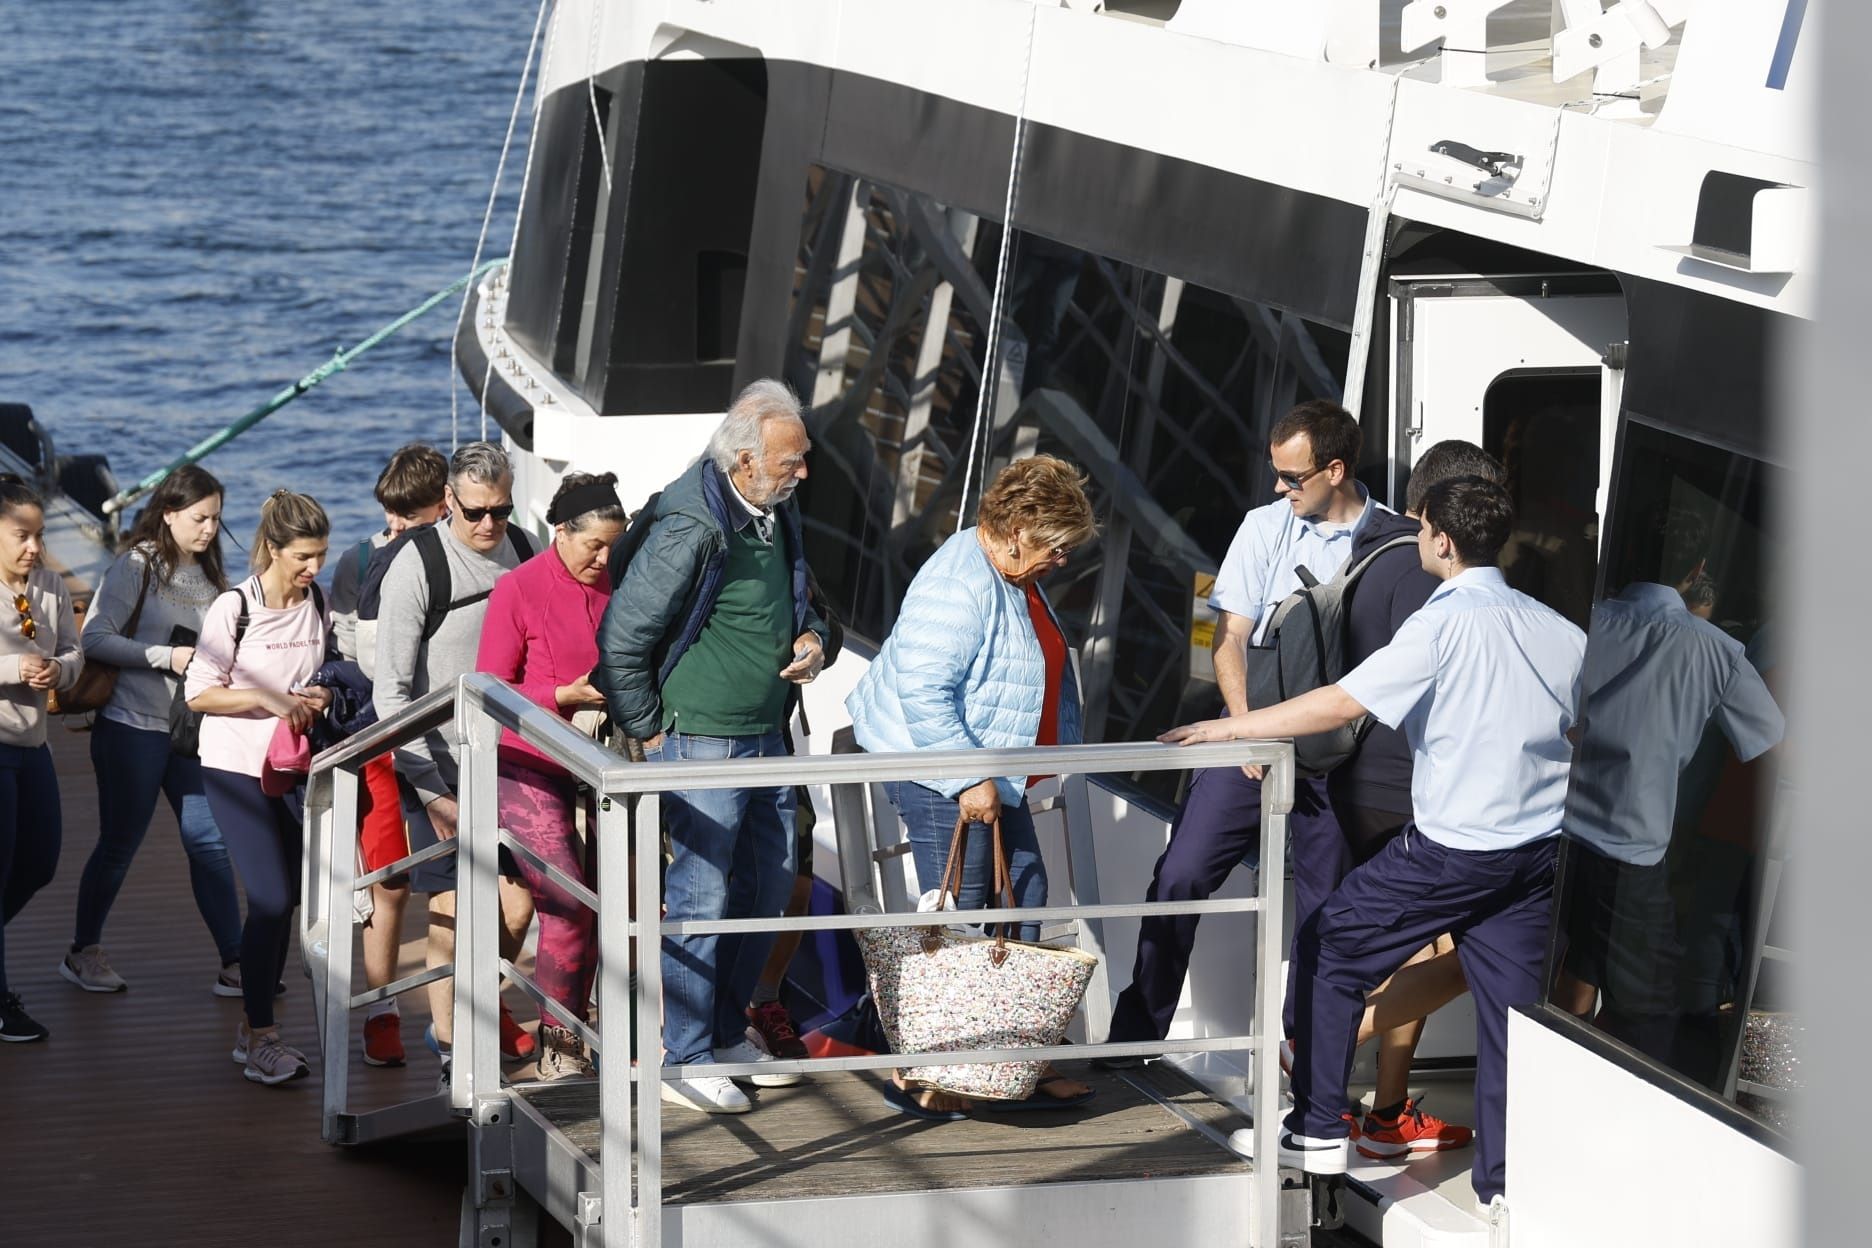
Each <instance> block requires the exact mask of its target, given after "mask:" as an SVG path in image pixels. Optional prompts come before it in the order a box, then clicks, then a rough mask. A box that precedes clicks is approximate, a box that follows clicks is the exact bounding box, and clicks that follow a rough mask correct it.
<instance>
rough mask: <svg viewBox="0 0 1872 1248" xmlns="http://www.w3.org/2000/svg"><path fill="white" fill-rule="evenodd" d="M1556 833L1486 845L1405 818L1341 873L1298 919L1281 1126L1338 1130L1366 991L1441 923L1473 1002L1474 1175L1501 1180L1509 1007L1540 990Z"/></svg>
mask: <svg viewBox="0 0 1872 1248" xmlns="http://www.w3.org/2000/svg"><path fill="white" fill-rule="evenodd" d="M1555 844H1556V843H1555V841H1554V840H1553V839H1551V838H1550V839H1547V840H1542V841H1536V842H1534V843H1532V844H1529V845H1522V846H1519V847H1517V848H1515V849H1503V850H1495V851H1492V852H1479V851H1468V850H1460V849H1448V848H1445V847H1444V846H1442V845H1439V844H1438V843H1437V842H1435V841H1433V840H1431V839H1430V838H1429V837H1427V836H1425V835H1423V834H1422V833H1421V832H1419V831H1418V830H1417V829H1416V828H1415V827H1414V826H1412V827H1407V828H1406V829H1405V830H1404V834H1403V835H1402V836H1399V837H1397V838H1396V839H1395V840H1392V841H1391V842H1389V843H1388V844H1386V845H1385V847H1384V848H1383V849H1381V850H1379V851H1378V854H1377V856H1376V857H1374V858H1373V859H1372V860H1371V861H1370V862H1367V863H1365V864H1364V865H1363V866H1360V867H1357V868H1355V869H1354V870H1353V871H1352V873H1351V874H1350V875H1348V876H1346V879H1345V883H1343V884H1341V885H1340V886H1339V887H1338V888H1337V889H1336V890H1334V892H1333V894H1332V896H1331V897H1329V898H1328V899H1327V901H1326V904H1325V905H1323V906H1321V907H1320V909H1319V912H1318V913H1317V914H1316V915H1315V916H1314V917H1313V918H1312V919H1311V920H1310V921H1308V922H1307V923H1305V924H1304V925H1303V926H1302V928H1301V931H1300V938H1299V956H1298V964H1297V965H1296V966H1295V968H1294V979H1295V981H1296V983H1297V984H1298V989H1299V992H1298V998H1299V999H1298V1002H1297V1005H1298V1015H1299V1023H1300V1027H1299V1032H1298V1034H1297V1036H1296V1045H1295V1048H1296V1053H1295V1057H1294V1075H1293V1091H1294V1109H1293V1113H1292V1114H1290V1115H1288V1118H1287V1129H1288V1130H1290V1131H1294V1132H1298V1133H1301V1134H1304V1135H1309V1136H1312V1137H1314V1138H1315V1139H1343V1138H1345V1136H1346V1134H1347V1126H1346V1123H1345V1122H1344V1121H1343V1120H1342V1119H1341V1118H1340V1114H1341V1113H1343V1112H1344V1110H1345V1107H1346V1082H1347V1080H1348V1079H1349V1078H1350V1076H1351V1073H1352V1050H1353V1044H1354V1041H1355V1040H1357V1038H1358V1025H1359V1018H1360V1017H1361V1016H1362V1015H1363V1014H1364V1012H1365V994H1366V993H1367V992H1369V991H1370V990H1371V989H1372V988H1374V987H1376V986H1377V985H1378V984H1380V983H1382V982H1383V981H1384V980H1385V979H1386V978H1387V977H1389V976H1390V975H1391V974H1392V973H1393V972H1395V971H1396V970H1397V969H1398V968H1399V967H1400V966H1402V965H1404V963H1405V962H1406V961H1407V960H1408V959H1409V958H1410V956H1411V955H1412V954H1413V953H1416V952H1417V951H1418V950H1419V949H1421V948H1423V947H1424V946H1425V945H1426V944H1428V943H1429V942H1430V941H1431V939H1432V938H1434V937H1436V936H1439V935H1441V934H1443V933H1444V932H1449V933H1451V934H1452V935H1454V936H1455V938H1456V953H1457V956H1458V957H1459V958H1461V959H1462V968H1463V974H1464V975H1465V976H1467V977H1468V980H1469V991H1470V992H1471V993H1472V994H1473V995H1474V997H1475V1007H1476V1160H1475V1167H1474V1171H1473V1176H1472V1177H1473V1182H1474V1184H1475V1190H1476V1195H1477V1196H1478V1197H1479V1198H1480V1199H1481V1200H1482V1201H1483V1203H1485V1204H1486V1203H1487V1202H1488V1201H1489V1200H1490V1199H1491V1198H1492V1197H1494V1196H1496V1195H1498V1194H1499V1193H1501V1192H1502V1190H1503V1187H1504V1185H1505V1183H1506V1177H1507V1166H1506V1163H1505V1158H1504V1155H1503V1148H1502V1145H1503V1136H1504V1135H1505V1133H1506V1128H1507V1118H1508V1011H1509V1010H1511V1009H1513V1008H1514V1007H1515V1006H1517V1005H1532V1004H1534V1003H1535V1002H1537V1001H1539V1000H1540V998H1541V995H1542V994H1541V966H1542V962H1543V960H1544V958H1545V956H1546V952H1547V925H1548V918H1549V916H1550V914H1551V913H1552V910H1553V889H1554V851H1555Z"/></svg>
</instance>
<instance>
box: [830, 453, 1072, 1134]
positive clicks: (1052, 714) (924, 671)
mask: <svg viewBox="0 0 1872 1248" xmlns="http://www.w3.org/2000/svg"><path fill="white" fill-rule="evenodd" d="M978 520H979V523H978V525H977V527H975V528H971V529H964V530H962V531H961V532H960V533H957V534H956V535H955V536H954V537H952V538H950V539H949V540H948V541H947V542H944V543H943V545H942V547H941V548H940V549H938V550H937V552H936V553H935V554H934V555H932V556H931V557H930V560H929V562H928V563H926V564H924V565H923V567H922V569H921V570H920V571H919V572H918V573H917V575H916V579H915V580H913V581H912V582H911V583H910V590H909V592H908V593H907V594H906V595H905V596H904V602H903V609H902V610H901V611H900V612H899V613H898V616H897V624H896V627H895V628H893V629H892V630H891V634H890V636H889V637H888V638H886V639H885V642H884V648H883V649H882V650H881V651H880V652H879V653H878V657H877V658H876V660H875V661H873V662H872V664H871V667H870V669H869V670H868V671H867V672H866V673H865V675H864V678H863V679H862V680H860V681H859V682H858V687H857V688H856V689H855V690H853V691H852V694H851V696H850V697H849V698H847V699H846V701H845V706H846V709H847V710H849V711H850V712H851V717H852V728H853V731H854V733H855V734H856V736H857V738H858V744H859V745H861V746H863V747H864V748H865V749H866V750H868V751H871V752H873V753H885V752H898V751H909V750H957V749H971V748H973V749H1008V748H1013V747H1018V746H1029V745H1035V744H1040V745H1055V744H1058V745H1076V744H1078V742H1079V740H1080V712H1079V689H1078V683H1077V681H1075V679H1074V677H1073V670H1072V664H1071V662H1070V661H1069V659H1068V657H1067V648H1066V639H1065V635H1064V633H1063V632H1062V631H1061V629H1060V625H1059V619H1058V617H1057V616H1055V615H1054V614H1053V608H1052V606H1051V605H1050V604H1049V603H1048V602H1047V600H1046V595H1044V594H1043V593H1041V592H1040V586H1039V580H1040V577H1042V576H1043V575H1045V574H1046V573H1047V572H1050V571H1052V570H1053V569H1055V568H1058V567H1062V566H1064V564H1065V563H1066V559H1067V556H1068V555H1070V554H1071V553H1072V551H1073V549H1074V548H1075V547H1078V546H1081V545H1083V544H1085V543H1086V542H1088V541H1090V540H1091V539H1092V538H1093V537H1094V536H1095V535H1096V533H1097V528H1096V525H1095V523H1094V521H1093V517H1092V505H1091V503H1090V502H1089V501H1087V499H1086V495H1085V477H1084V476H1083V475H1082V474H1081V473H1080V472H1079V470H1078V469H1077V468H1074V467H1073V466H1072V465H1071V464H1068V463H1066V462H1065V461H1064V460H1060V459H1055V458H1054V457H1053V456H1051V455H1036V456H1033V457H1032V458H1030V459H1021V460H1016V461H1015V462H1014V463H1011V464H1009V465H1008V466H1007V467H1006V468H1005V469H1003V470H1002V471H1001V473H1000V475H998V476H997V477H996V478H995V479H994V482H993V483H992V484H991V485H990V486H989V487H988V492H987V493H986V494H985V495H984V496H983V497H982V503H981V512H980V515H979V517H978ZM1040 778H1041V777H1038V776H1035V777H1027V776H989V777H986V778H983V779H969V780H929V781H902V782H898V783H893V784H889V785H886V786H885V791H886V792H887V793H888V794H889V795H890V799H891V802H892V804H893V805H895V806H896V808H897V813H898V814H899V815H900V816H901V817H902V818H903V821H904V827H905V830H906V831H907V833H908V835H909V840H910V846H911V852H912V855H913V856H914V858H915V861H916V868H917V881H918V886H919V887H920V888H921V889H922V890H923V891H924V892H928V891H930V890H932V889H934V888H937V887H939V886H940V884H941V882H942V873H943V867H944V865H945V861H946V859H947V858H948V853H949V842H950V839H951V837H952V836H953V835H954V833H955V827H956V823H957V820H958V819H959V818H960V817H961V816H964V815H965V816H967V817H968V819H969V820H970V824H969V834H968V842H967V851H966V853H965V856H964V859H963V870H962V888H961V895H960V896H959V897H958V898H957V903H956V904H957V906H958V907H959V908H960V909H963V910H970V909H975V908H978V907H980V906H983V905H985V904H988V902H987V897H988V892H989V890H990V888H991V887H992V884H993V866H992V861H991V859H992V844H991V838H990V835H989V827H988V824H989V823H990V822H991V821H992V820H994V819H995V818H996V817H997V816H998V817H999V819H1000V822H1001V839H1002V843H1003V845H1004V847H1005V849H1006V852H1007V858H1008V873H1009V875H1010V876H1011V877H1012V883H1013V889H1014V902H1015V904H1016V905H1017V906H1022V907H1026V906H1043V905H1045V904H1046V899H1047V880H1046V866H1045V864H1044V863H1043V862H1042V861H1041V859H1040V845H1039V841H1038V840H1037V838H1036V837H1035V835H1034V825H1033V816H1032V815H1031V814H1030V813H1029V812H1028V809H1027V801H1026V797H1025V791H1026V789H1027V788H1028V787H1029V786H1030V785H1031V784H1033V783H1035V782H1036V781H1038V780H1039V779H1040ZM1019 935H1020V939H1023V940H1032V939H1034V938H1035V937H1037V935H1038V925H1037V924H1031V923H1029V924H1024V925H1022V927H1021V929H1020V933H1019ZM1085 1091H1086V1090H1085V1089H1084V1087H1083V1085H1078V1086H1075V1085H1073V1083H1072V1081H1071V1080H1067V1079H1065V1078H1063V1077H1058V1076H1055V1077H1053V1078H1051V1079H1049V1080H1047V1081H1044V1082H1043V1083H1042V1084H1041V1090H1040V1093H1039V1094H1038V1095H1037V1097H1036V1099H1037V1100H1043V1101H1044V1100H1047V1099H1049V1098H1050V1099H1056V1100H1073V1099H1075V1098H1077V1097H1080V1096H1081V1095H1083V1094H1084V1093H1085ZM919 1095H920V1099H918V1100H915V1101H911V1100H909V1099H908V1097H907V1096H903V1095H901V1094H900V1095H899V1096H898V1097H896V1098H893V1103H898V1104H899V1108H902V1109H905V1110H906V1112H910V1113H917V1112H918V1111H919V1110H920V1111H922V1116H932V1115H933V1116H941V1117H950V1116H954V1112H953V1111H956V1110H959V1109H961V1108H964V1107H966V1106H965V1103H963V1102H960V1101H959V1100H957V1098H953V1097H950V1096H949V1094H947V1093H939V1092H933V1091H924V1092H922V1093H920V1094H919Z"/></svg>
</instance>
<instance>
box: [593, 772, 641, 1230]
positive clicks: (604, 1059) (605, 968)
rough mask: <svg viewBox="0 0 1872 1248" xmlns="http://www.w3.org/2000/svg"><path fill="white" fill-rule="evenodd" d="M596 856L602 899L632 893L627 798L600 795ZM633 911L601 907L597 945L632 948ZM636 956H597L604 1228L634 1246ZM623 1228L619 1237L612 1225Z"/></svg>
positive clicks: (600, 1225) (599, 892) (599, 1099)
mask: <svg viewBox="0 0 1872 1248" xmlns="http://www.w3.org/2000/svg"><path fill="white" fill-rule="evenodd" d="M587 828H588V831H589V834H590V835H591V836H592V837H593V838H594V841H595V845H594V848H595V850H596V852H597V855H598V895H599V896H600V897H613V898H618V897H621V898H624V899H626V901H627V902H628V900H629V898H630V896H631V885H632V880H631V871H630V864H631V853H630V850H631V836H630V810H629V808H628V805H627V804H626V803H625V802H624V801H622V800H618V801H613V800H612V799H611V798H608V797H605V796H603V795H602V794H600V795H599V797H598V817H597V819H595V820H593V821H592V822H591V823H590V824H588V825H587ZM630 909H631V908H630V906H629V905H628V904H626V905H622V906H620V905H617V904H615V903H614V904H612V905H609V906H599V907H598V948H599V949H600V950H607V949H608V950H613V951H619V952H622V951H626V950H628V949H629V948H630V917H631V916H630ZM633 1008H634V1007H633V1005H632V1002H631V983H630V959H629V958H628V957H603V956H601V957H600V958H599V959H598V1031H599V1041H600V1045H601V1051H600V1052H599V1054H598V1124H599V1129H600V1131H601V1132H602V1135H601V1137H600V1140H601V1142H600V1146H599V1150H598V1166H599V1175H600V1176H601V1180H602V1184H601V1185H602V1195H603V1197H604V1205H603V1207H602V1209H603V1211H602V1213H601V1215H600V1221H599V1224H598V1225H599V1227H600V1228H601V1232H602V1235H603V1238H604V1241H605V1243H607V1244H621V1245H624V1246H625V1248H628V1246H629V1244H630V1242H631V1237H630V1234H629V1228H630V1226H631V1220H632V1215H631V1164H632V1160H633V1159H632V1155H631V1154H632V1151H633V1147H632V1146H633V1144H634V1141H633V1139H632V1138H631V1135H632V1133H631V1101H632V1099H633V1098H634V1097H635V1096H636V1095H637V1088H636V1081H635V1080H633V1079H632V1078H631V1065H630V1055H631V1046H632V1045H634V1044H636V1042H637V1037H636V1035H635V1034H634V1033H633V1029H632V1028H631V1025H630V1020H631V1012H632V1010H633ZM619 1226H622V1227H624V1228H625V1231H624V1232H623V1233H621V1234H614V1233H613V1230H612V1228H614V1227H619Z"/></svg>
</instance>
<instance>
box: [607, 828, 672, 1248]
mask: <svg viewBox="0 0 1872 1248" xmlns="http://www.w3.org/2000/svg"><path fill="white" fill-rule="evenodd" d="M613 804H615V805H622V804H623V802H622V800H621V799H613ZM662 806H663V801H662V794H660V793H645V794H644V795H643V796H642V797H640V798H638V800H637V811H636V823H637V839H636V842H635V843H636V847H637V905H636V911H637V930H638V933H639V935H638V938H637V1069H638V1072H639V1073H638V1076H637V1078H638V1081H639V1084H640V1087H641V1089H642V1095H640V1096H639V1097H638V1098H637V1218H636V1223H635V1226H636V1232H637V1234H636V1237H635V1243H636V1244H639V1245H647V1246H650V1248H661V1245H662V1243H663V1086H662V1083H663V942H662V940H661V938H660V937H659V936H658V935H657V923H656V920H657V918H658V916H660V915H661V914H662V913H663V833H662V827H663V825H662V820H661V814H662ZM600 863H601V866H602V859H600ZM601 895H602V894H601ZM602 948H603V947H602V946H600V950H601V955H602ZM622 1056H623V1057H624V1071H623V1074H624V1077H625V1078H627V1079H628V1078H630V1058H629V1055H628V1054H624V1055H622ZM614 1185H615V1187H614ZM604 1187H605V1208H606V1209H607V1210H609V1209H610V1208H611V1207H612V1204H611V1193H612V1191H613V1190H621V1191H622V1192H623V1197H622V1199H623V1202H624V1203H623V1205H622V1208H624V1209H625V1210H626V1211H628V1210H629V1209H630V1170H629V1166H628V1164H627V1165H626V1166H625V1168H624V1173H623V1175H622V1176H621V1177H619V1176H614V1175H613V1173H612V1169H611V1167H610V1166H609V1165H606V1166H605V1168H604ZM610 1225H611V1224H610V1223H609V1222H608V1221H607V1223H606V1226H607V1229H606V1231H605V1248H630V1245H631V1244H632V1242H633V1241H632V1239H631V1237H630V1236H629V1235H628V1234H623V1235H613V1234H612V1232H611V1230H610V1229H609V1227H610ZM625 1225H626V1226H629V1225H631V1223H630V1222H629V1220H628V1217H627V1218H626V1220H625Z"/></svg>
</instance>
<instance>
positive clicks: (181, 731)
mask: <svg viewBox="0 0 1872 1248" xmlns="http://www.w3.org/2000/svg"><path fill="white" fill-rule="evenodd" d="M195 641H196V637H195V630H194V629H192V628H187V627H184V626H183V625H181V624H178V625H176V626H175V628H174V629H172V630H170V633H169V644H170V645H172V646H192V645H194V644H195ZM171 676H172V678H173V679H174V681H175V696H174V697H172V698H171V699H170V700H169V752H170V753H171V754H177V755H180V756H181V757H183V758H196V757H198V756H199V755H200V753H201V721H202V717H201V714H200V712H198V711H191V710H189V707H188V699H187V698H185V697H183V696H182V691H183V689H184V687H185V686H186V685H187V683H188V681H187V679H186V677H184V676H178V675H175V674H174V673H171Z"/></svg>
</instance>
